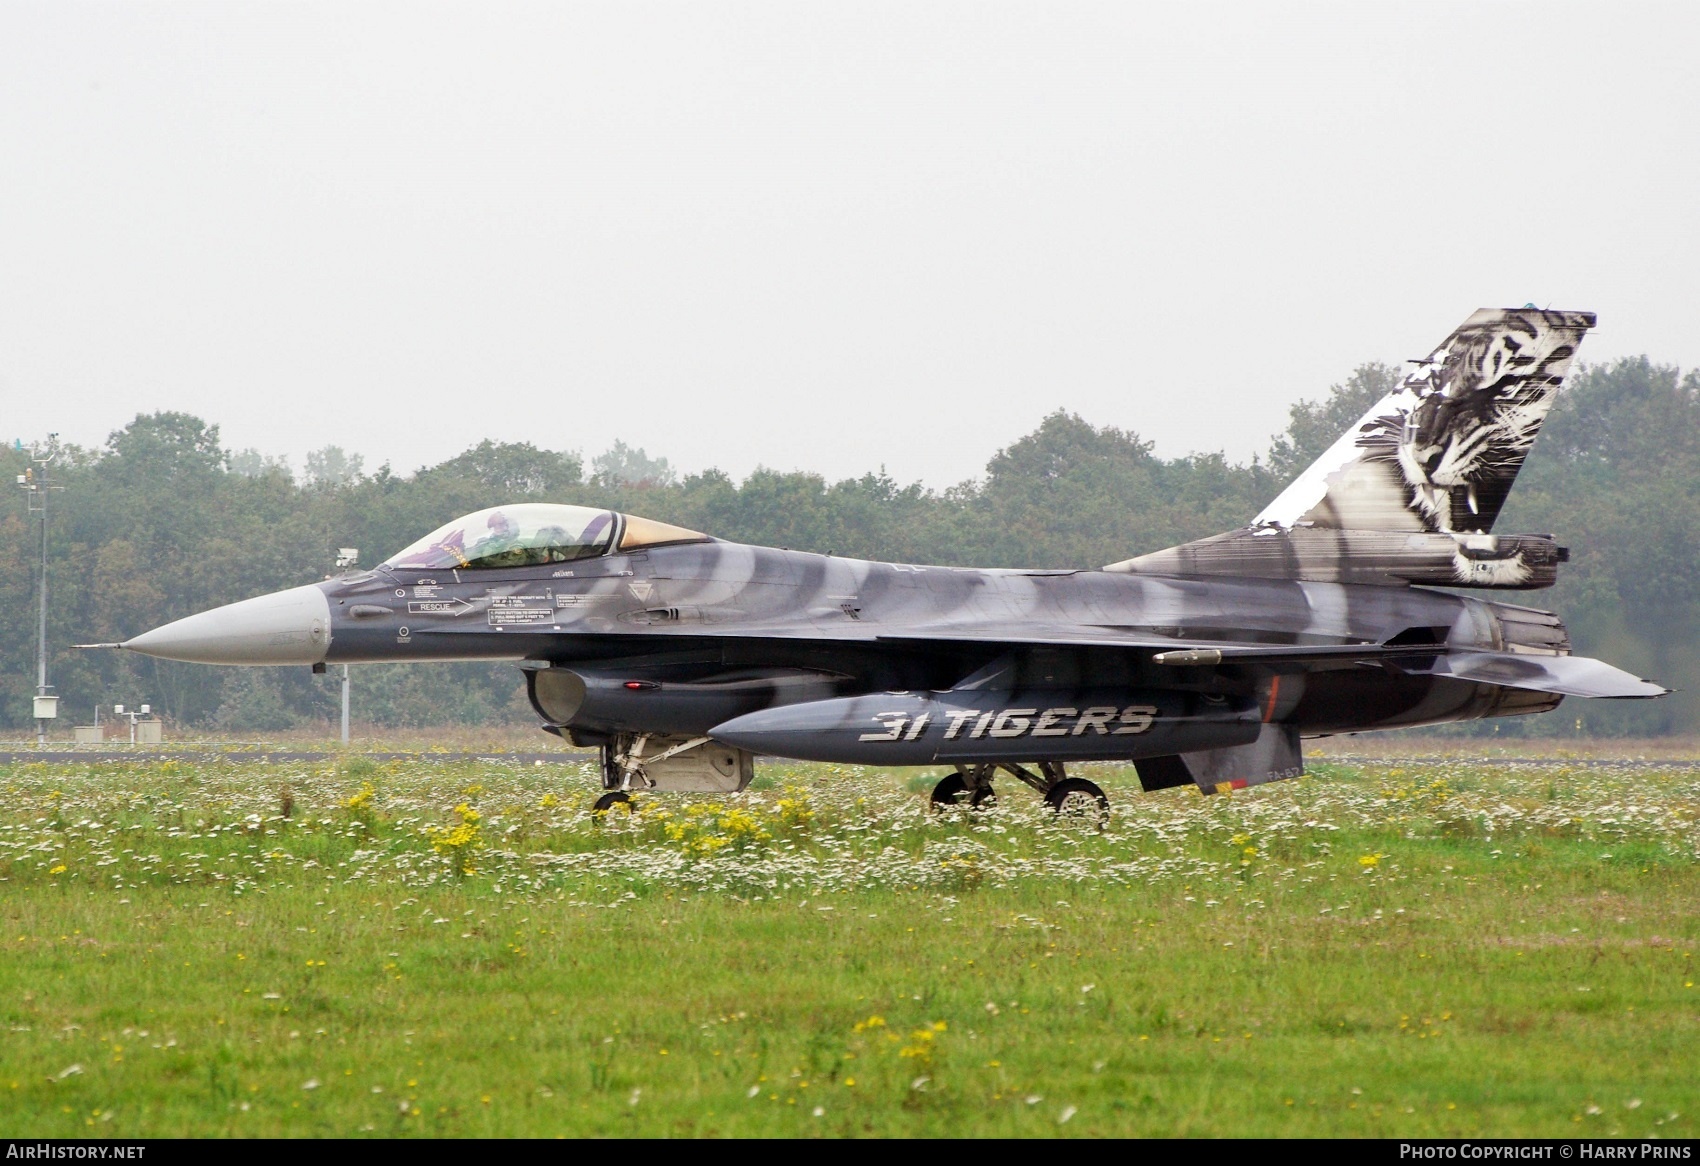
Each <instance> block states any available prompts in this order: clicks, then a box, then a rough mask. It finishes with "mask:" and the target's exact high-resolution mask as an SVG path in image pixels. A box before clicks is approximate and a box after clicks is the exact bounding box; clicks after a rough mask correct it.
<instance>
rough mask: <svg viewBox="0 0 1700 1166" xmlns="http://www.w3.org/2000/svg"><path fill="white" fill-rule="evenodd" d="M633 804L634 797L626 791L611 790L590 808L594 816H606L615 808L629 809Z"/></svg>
mask: <svg viewBox="0 0 1700 1166" xmlns="http://www.w3.org/2000/svg"><path fill="white" fill-rule="evenodd" d="M631 804H632V795H631V794H629V793H627V792H626V791H625V790H623V789H616V790H609V791H608V792H607V793H605V794H603V795H602V796H601V797H599V798H597V799H596V803H595V804H594V805H593V806H591V807H590V812H591V813H593V814H606V813H607V812H608V811H609V810H612V809H613V808H614V807H615V806H626V807H628V808H629V807H630V806H631Z"/></svg>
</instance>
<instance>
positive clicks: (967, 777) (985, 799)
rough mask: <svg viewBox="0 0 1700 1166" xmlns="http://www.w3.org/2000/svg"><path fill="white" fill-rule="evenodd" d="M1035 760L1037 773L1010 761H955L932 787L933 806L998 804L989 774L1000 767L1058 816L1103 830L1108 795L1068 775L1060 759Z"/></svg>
mask: <svg viewBox="0 0 1700 1166" xmlns="http://www.w3.org/2000/svg"><path fill="white" fill-rule="evenodd" d="M1038 764H1039V772H1038V773H1034V772H1033V771H1032V770H1030V769H1028V768H1027V767H1026V766H1025V765H1018V764H1016V763H1014V762H1009V761H999V762H994V763H990V764H982V765H972V766H970V765H958V766H957V767H956V772H955V773H952V774H949V775H948V776H946V777H944V778H942V779H940V781H939V783H938V784H937V785H935V786H934V787H933V792H932V804H933V808H934V809H945V808H948V807H951V806H962V805H966V806H968V807H969V808H970V809H975V810H982V809H991V808H992V807H993V806H995V805H997V793H996V792H995V791H994V790H993V789H992V776H993V775H994V774H995V773H996V772H997V771H998V770H1000V769H1001V770H1003V771H1004V772H1005V773H1007V774H1009V775H1010V776H1011V777H1013V778H1015V779H1016V780H1017V781H1019V782H1021V783H1022V784H1023V785H1025V786H1028V787H1030V788H1032V789H1033V790H1034V791H1035V792H1037V793H1038V794H1039V796H1040V797H1042V798H1044V799H1045V804H1046V805H1047V806H1049V807H1050V808H1051V810H1052V812H1053V813H1055V814H1057V815H1058V816H1059V817H1067V818H1075V819H1081V820H1087V821H1091V822H1092V823H1093V824H1094V825H1096V826H1097V828H1098V829H1100V830H1102V829H1103V828H1104V826H1105V825H1106V824H1107V823H1108V822H1109V819H1110V799H1109V798H1108V797H1107V796H1105V794H1104V791H1103V790H1101V789H1099V788H1098V787H1097V786H1096V785H1094V784H1093V783H1092V782H1089V781H1087V780H1086V779H1085V778H1083V777H1070V776H1068V774H1067V773H1066V772H1065V771H1064V769H1063V763H1062V762H1060V761H1041V762H1039V763H1038Z"/></svg>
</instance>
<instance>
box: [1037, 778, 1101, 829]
mask: <svg viewBox="0 0 1700 1166" xmlns="http://www.w3.org/2000/svg"><path fill="white" fill-rule="evenodd" d="M1045 804H1046V805H1047V806H1049V807H1051V812H1052V813H1054V814H1056V815H1057V816H1058V817H1069V818H1079V819H1085V820H1091V821H1095V822H1096V823H1097V826H1098V828H1099V829H1100V830H1102V829H1103V828H1104V824H1105V823H1106V822H1108V821H1109V820H1110V799H1109V798H1107V797H1105V796H1104V791H1103V790H1101V789H1099V788H1098V787H1097V786H1095V785H1093V784H1092V783H1091V782H1089V781H1087V780H1086V779H1085V778H1083V777H1065V778H1063V779H1062V780H1061V781H1059V782H1057V783H1056V784H1055V785H1053V786H1052V787H1051V788H1050V789H1048V790H1046V791H1045Z"/></svg>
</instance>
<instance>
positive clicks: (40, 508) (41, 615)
mask: <svg viewBox="0 0 1700 1166" xmlns="http://www.w3.org/2000/svg"><path fill="white" fill-rule="evenodd" d="M58 453H59V435H58V434H57V433H49V434H48V435H47V450H46V452H45V453H43V452H42V447H41V446H32V447H31V449H30V460H31V461H33V462H34V463H35V465H33V466H30V467H28V468H26V469H25V470H24V472H23V473H21V474H19V475H18V485H19V486H20V487H22V488H23V490H24V491H25V497H26V499H27V500H28V504H29V511H28V512H29V513H30V514H37V513H39V514H40V515H41V583H40V587H39V589H38V591H39V604H38V608H37V617H36V646H35V726H36V728H35V747H36V748H37V749H45V748H47V722H48V721H51V720H53V719H54V718H55V717H57V716H58V715H59V698H58V697H56V696H54V695H53V693H52V687H53V686H52V685H50V684H48V683H47V499H48V497H49V495H50V494H51V492H52V491H54V490H63V489H64V488H65V487H63V486H56V485H54V484H53V482H52V480H51V479H50V478H49V477H48V467H49V466H51V465H52V464H53V459H54V458H55V457H57V456H58Z"/></svg>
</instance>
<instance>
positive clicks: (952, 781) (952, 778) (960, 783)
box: [932, 773, 998, 810]
mask: <svg viewBox="0 0 1700 1166" xmlns="http://www.w3.org/2000/svg"><path fill="white" fill-rule="evenodd" d="M932 802H933V809H935V810H944V809H950V808H953V807H956V806H967V807H968V808H969V809H971V810H989V809H991V808H992V807H993V806H995V805H997V804H998V795H997V793H996V792H995V791H993V789H992V787H991V786H989V785H978V786H970V785H969V784H968V780H967V779H966V778H965V777H963V776H962V775H961V774H960V773H952V774H950V775H949V776H947V777H943V778H940V779H939V783H938V784H937V785H935V786H934V787H933V792H932Z"/></svg>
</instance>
